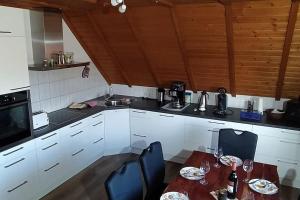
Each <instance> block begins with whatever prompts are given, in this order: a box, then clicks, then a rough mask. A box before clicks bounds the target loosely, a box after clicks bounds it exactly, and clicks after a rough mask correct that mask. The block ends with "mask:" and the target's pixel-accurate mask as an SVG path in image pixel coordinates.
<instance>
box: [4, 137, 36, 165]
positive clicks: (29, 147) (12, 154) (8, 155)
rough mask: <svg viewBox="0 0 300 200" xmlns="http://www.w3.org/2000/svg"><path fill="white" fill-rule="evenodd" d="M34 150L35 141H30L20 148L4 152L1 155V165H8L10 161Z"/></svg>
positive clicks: (19, 146)
mask: <svg viewBox="0 0 300 200" xmlns="http://www.w3.org/2000/svg"><path fill="white" fill-rule="evenodd" d="M34 148H35V145H34V140H30V141H28V142H26V143H23V144H20V145H18V146H15V147H12V148H10V149H8V150H5V151H2V152H1V153H0V164H2V163H7V162H9V161H10V160H14V159H16V158H19V157H20V156H22V155H25V154H27V153H28V152H30V151H33V150H34Z"/></svg>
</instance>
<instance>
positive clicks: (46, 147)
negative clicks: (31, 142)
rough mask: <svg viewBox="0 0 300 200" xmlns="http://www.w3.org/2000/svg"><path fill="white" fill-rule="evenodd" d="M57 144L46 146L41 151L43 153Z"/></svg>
mask: <svg viewBox="0 0 300 200" xmlns="http://www.w3.org/2000/svg"><path fill="white" fill-rule="evenodd" d="M57 144H58V143H57V142H55V143H54V144H51V145H50V146H47V147H45V148H43V149H42V150H43V151H45V150H47V149H49V148H51V147H54V146H55V145H57Z"/></svg>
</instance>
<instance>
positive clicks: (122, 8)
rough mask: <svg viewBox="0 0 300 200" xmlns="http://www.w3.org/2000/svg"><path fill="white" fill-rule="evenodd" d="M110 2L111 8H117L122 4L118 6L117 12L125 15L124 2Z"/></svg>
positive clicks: (112, 0) (119, 0) (125, 7)
mask: <svg viewBox="0 0 300 200" xmlns="http://www.w3.org/2000/svg"><path fill="white" fill-rule="evenodd" d="M110 2H111V5H112V6H117V5H119V4H122V5H120V6H119V12H120V13H125V12H126V9H127V6H126V4H125V2H124V0H111V1H110Z"/></svg>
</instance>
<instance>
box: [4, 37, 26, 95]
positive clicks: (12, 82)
mask: <svg viewBox="0 0 300 200" xmlns="http://www.w3.org/2000/svg"><path fill="white" fill-rule="evenodd" d="M0 44H1V45H0V63H1V64H0V71H1V73H0V94H7V93H12V92H17V91H21V90H26V89H29V73H28V64H27V55H26V46H25V37H0Z"/></svg>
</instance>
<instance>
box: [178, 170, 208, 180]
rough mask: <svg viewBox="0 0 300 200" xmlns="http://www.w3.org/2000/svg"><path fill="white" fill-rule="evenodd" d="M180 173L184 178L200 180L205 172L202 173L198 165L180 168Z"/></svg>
mask: <svg viewBox="0 0 300 200" xmlns="http://www.w3.org/2000/svg"><path fill="white" fill-rule="evenodd" d="M180 175H181V176H182V177H183V178H186V179H189V180H193V181H195V180H200V179H202V178H203V175H204V174H203V173H201V171H200V169H199V168H196V167H184V168H182V169H181V170H180Z"/></svg>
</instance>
